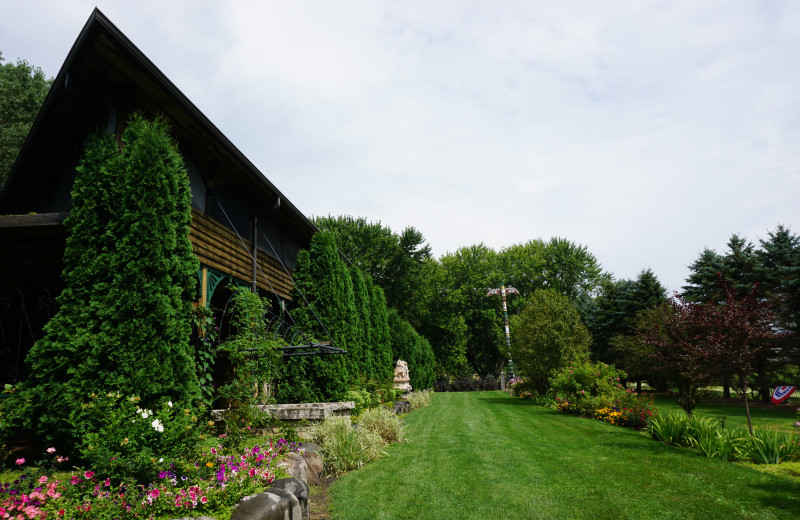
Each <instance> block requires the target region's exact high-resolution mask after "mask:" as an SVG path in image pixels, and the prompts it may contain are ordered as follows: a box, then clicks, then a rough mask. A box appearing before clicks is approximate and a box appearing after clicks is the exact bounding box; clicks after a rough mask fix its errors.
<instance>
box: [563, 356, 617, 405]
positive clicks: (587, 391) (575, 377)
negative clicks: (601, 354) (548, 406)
mask: <svg viewBox="0 0 800 520" xmlns="http://www.w3.org/2000/svg"><path fill="white" fill-rule="evenodd" d="M624 379H625V372H623V371H622V370H618V369H616V368H614V366H613V365H609V364H606V363H602V362H597V363H589V362H574V363H570V364H569V365H568V366H566V367H564V368H562V369H560V370H557V371H555V372H553V374H552V376H551V377H550V392H551V393H553V394H555V395H557V396H559V397H562V398H565V399H567V400H570V401H576V400H579V399H582V398H584V397H589V396H616V395H619V394H621V393H622V392H624V388H623V387H622V383H621V381H622V380H624Z"/></svg>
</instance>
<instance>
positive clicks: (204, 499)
mask: <svg viewBox="0 0 800 520" xmlns="http://www.w3.org/2000/svg"><path fill="white" fill-rule="evenodd" d="M200 502H202V503H204V504H205V503H206V502H208V499H207V498H206V497H200Z"/></svg>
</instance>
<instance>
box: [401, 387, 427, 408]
mask: <svg viewBox="0 0 800 520" xmlns="http://www.w3.org/2000/svg"><path fill="white" fill-rule="evenodd" d="M432 397H433V392H431V391H430V390H420V391H417V392H411V393H409V394H408V395H407V396H406V400H407V401H408V407H409V408H410V409H411V410H416V409H418V408H422V407H423V406H428V405H429V404H431V398H432Z"/></svg>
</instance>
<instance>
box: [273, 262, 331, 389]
mask: <svg viewBox="0 0 800 520" xmlns="http://www.w3.org/2000/svg"><path fill="white" fill-rule="evenodd" d="M292 278H293V279H294V287H293V288H292V299H293V300H294V301H295V302H297V304H298V306H297V307H296V308H294V309H292V310H291V313H290V314H291V315H292V318H293V319H294V323H296V324H297V326H298V327H299V329H300V330H301V331H303V333H304V334H306V336H305V337H303V336H299V335H298V336H295V338H296V340H299V341H308V342H311V341H313V340H316V338H315V337H314V328H313V327H312V324H313V323H315V318H314V314H313V312H311V307H310V306H309V305H308V304H307V303H306V301H307V298H311V297H312V294H313V286H312V281H311V256H310V253H309V251H308V250H307V249H302V250H300V252H299V253H298V254H297V261H296V262H295V268H294V273H293V276H292ZM278 379H279V381H278V391H277V395H276V398H277V400H278V402H280V403H311V402H316V401H319V400H320V399H321V396H320V395H319V392H318V389H317V387H316V385H315V384H314V381H313V379H312V377H311V359H310V358H308V357H306V356H292V357H289V358H288V359H284V360H283V363H281V365H280V369H279V371H278Z"/></svg>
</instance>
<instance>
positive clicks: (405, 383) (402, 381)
mask: <svg viewBox="0 0 800 520" xmlns="http://www.w3.org/2000/svg"><path fill="white" fill-rule="evenodd" d="M409 381H410V378H409V376H408V363H406V362H405V361H403V360H402V359H399V360H397V365H396V366H395V367H394V381H393V385H392V386H393V387H394V388H396V389H397V390H400V391H401V392H403V393H407V392H410V391H411V384H410V383H409Z"/></svg>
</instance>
